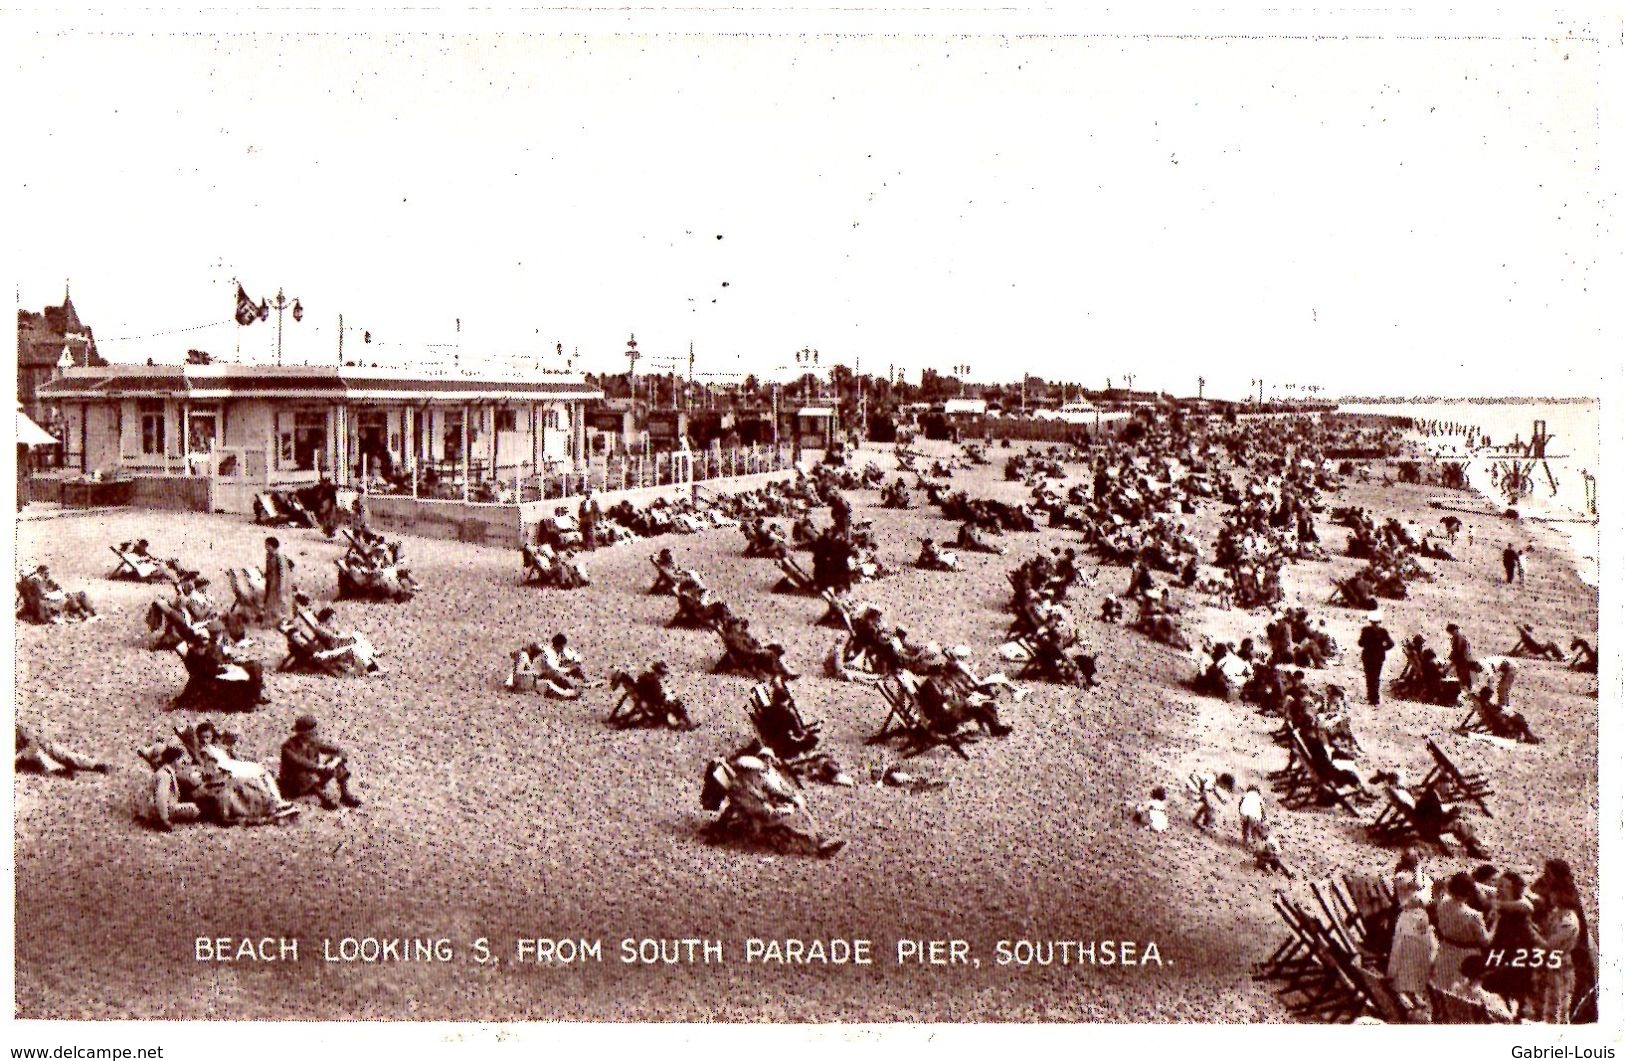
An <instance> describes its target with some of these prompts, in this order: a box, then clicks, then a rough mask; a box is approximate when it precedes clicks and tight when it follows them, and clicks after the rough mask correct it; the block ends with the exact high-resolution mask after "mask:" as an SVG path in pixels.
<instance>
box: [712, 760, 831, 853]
mask: <svg viewBox="0 0 1625 1061" xmlns="http://www.w3.org/2000/svg"><path fill="white" fill-rule="evenodd" d="M700 805H701V806H702V807H704V808H705V809H706V810H709V811H717V812H718V814H717V817H716V819H715V821H713V822H712V823H711V825H710V826H709V829H708V831H709V832H710V834H711V835H713V836H732V837H736V838H738V839H742V840H745V841H746V842H750V843H764V844H768V845H770V846H772V847H774V848H776V849H778V850H781V851H786V852H798V853H804V854H809V855H816V856H818V857H819V858H829V857H831V856H832V855H834V854H835V853H836V852H838V851H840V850H841V848H842V847H844V846H845V845H846V841H844V840H839V839H829V838H825V837H823V836H822V835H820V833H819V832H818V829H817V827H816V825H815V824H814V823H813V820H812V815H811V814H810V813H809V812H808V810H807V803H806V797H805V796H804V795H803V794H802V791H801V788H800V786H799V785H798V784H797V783H796V782H795V780H794V779H793V778H792V777H791V776H790V775H789V771H788V770H787V769H785V767H784V766H783V764H782V763H780V762H779V760H778V757H777V756H775V755H774V754H773V753H772V752H771V751H768V750H765V749H764V750H762V751H760V752H758V753H756V754H751V755H746V754H740V755H735V756H733V757H732V758H731V759H713V760H712V761H711V762H710V763H708V764H706V768H705V783H704V785H703V787H702V788H701V790H700Z"/></svg>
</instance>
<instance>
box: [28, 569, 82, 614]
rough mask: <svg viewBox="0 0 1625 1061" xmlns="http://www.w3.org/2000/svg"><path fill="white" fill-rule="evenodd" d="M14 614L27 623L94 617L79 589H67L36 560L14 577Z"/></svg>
mask: <svg viewBox="0 0 1625 1061" xmlns="http://www.w3.org/2000/svg"><path fill="white" fill-rule="evenodd" d="M17 617H18V618H19V619H24V620H26V621H28V622H31V623H41V624H57V625H61V624H64V623H82V622H87V621H89V620H91V619H94V618H96V609H95V607H93V606H92V605H91V603H90V597H89V596H87V595H86V594H85V592H84V591H83V590H75V591H73V592H71V593H70V592H69V591H67V590H65V589H63V588H62V584H61V583H59V582H58V581H57V580H56V579H54V578H52V577H51V569H50V568H49V567H47V566H46V565H44V564H39V565H38V566H36V567H34V568H33V569H32V570H30V571H25V572H23V575H22V577H21V578H19V579H18V580H17Z"/></svg>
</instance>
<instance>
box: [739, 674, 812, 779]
mask: <svg viewBox="0 0 1625 1061" xmlns="http://www.w3.org/2000/svg"><path fill="white" fill-rule="evenodd" d="M772 702H773V690H772V688H771V687H770V686H769V685H768V684H767V683H765V682H763V683H760V684H757V685H754V686H752V687H751V690H750V695H749V696H748V697H746V698H745V716H746V717H747V718H749V719H750V724H751V728H752V729H754V730H755V731H756V739H757V740H759V741H761V742H762V744H763V745H764V746H765V747H767V748H768V749H769V750H771V751H772V752H773V754H774V755H777V756H778V757H779V759H780V760H781V761H782V762H783V763H784V765H786V766H788V767H790V768H791V770H792V771H793V770H794V769H795V767H796V765H797V763H798V762H799V761H800V760H801V758H802V757H803V756H808V755H813V754H817V753H816V752H815V751H814V749H815V748H817V747H818V736H819V734H818V729H819V723H817V722H811V723H809V722H807V721H806V720H805V719H803V718H802V717H801V712H800V711H799V710H797V711H796V713H795V723H796V727H797V728H798V729H799V730H800V731H801V733H802V734H803V736H802V737H801V738H800V739H798V740H792V741H790V742H789V743H786V742H785V741H784V740H783V738H782V737H781V736H780V735H778V734H775V733H769V732H768V730H767V727H766V726H765V725H764V723H763V714H764V713H765V712H766V710H767V709H768V707H769V706H770V705H771V704H772Z"/></svg>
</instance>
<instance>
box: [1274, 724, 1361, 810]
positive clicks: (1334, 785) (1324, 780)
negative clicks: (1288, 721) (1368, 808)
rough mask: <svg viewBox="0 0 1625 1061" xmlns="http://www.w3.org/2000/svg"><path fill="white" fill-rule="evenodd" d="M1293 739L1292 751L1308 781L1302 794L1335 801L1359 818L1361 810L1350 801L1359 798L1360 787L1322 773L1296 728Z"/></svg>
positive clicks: (1328, 802) (1322, 800) (1330, 801)
mask: <svg viewBox="0 0 1625 1061" xmlns="http://www.w3.org/2000/svg"><path fill="white" fill-rule="evenodd" d="M1291 740H1292V752H1293V754H1294V755H1295V756H1297V758H1298V759H1299V761H1300V762H1301V763H1302V764H1303V771H1304V772H1303V775H1302V776H1303V777H1304V778H1305V780H1306V781H1307V785H1306V786H1304V787H1303V788H1302V789H1301V790H1300V794H1307V795H1309V797H1310V798H1311V799H1312V800H1313V801H1314V802H1317V803H1321V804H1331V803H1335V804H1337V805H1338V806H1339V807H1342V808H1343V809H1344V810H1346V811H1348V812H1349V813H1350V814H1352V815H1354V816H1355V817H1356V818H1358V817H1359V816H1360V812H1359V811H1357V810H1355V809H1354V804H1353V803H1352V802H1350V801H1351V800H1352V799H1355V798H1357V793H1358V789H1356V788H1355V787H1354V786H1352V785H1349V784H1348V783H1347V782H1340V781H1338V780H1337V779H1336V778H1333V777H1329V776H1327V775H1326V774H1324V773H1322V772H1321V770H1320V768H1319V767H1317V766H1316V765H1315V761H1314V759H1313V758H1311V757H1310V755H1309V748H1308V746H1307V745H1305V744H1304V742H1303V735H1302V734H1301V733H1298V732H1297V731H1296V730H1294V731H1293V732H1292V733H1291ZM1283 803H1284V801H1283ZM1301 805H1302V804H1300V806H1301Z"/></svg>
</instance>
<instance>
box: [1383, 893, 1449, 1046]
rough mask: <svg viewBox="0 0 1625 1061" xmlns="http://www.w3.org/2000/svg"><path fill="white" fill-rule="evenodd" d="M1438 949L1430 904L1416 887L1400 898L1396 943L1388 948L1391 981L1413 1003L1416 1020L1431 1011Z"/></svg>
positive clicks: (1389, 978)
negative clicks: (1430, 988) (1430, 978)
mask: <svg viewBox="0 0 1625 1061" xmlns="http://www.w3.org/2000/svg"><path fill="white" fill-rule="evenodd" d="M1438 951H1439V941H1438V939H1437V937H1435V936H1434V934H1433V926H1432V925H1431V924H1430V923H1429V922H1428V910H1427V904H1426V903H1424V902H1423V901H1422V896H1421V895H1420V894H1419V893H1418V892H1417V891H1416V890H1414V889H1410V890H1407V891H1406V892H1405V893H1404V896H1403V898H1402V899H1401V901H1400V911H1399V920H1398V921H1397V922H1396V923H1395V924H1394V940H1393V946H1392V947H1391V948H1390V949H1389V951H1388V982H1389V984H1391V985H1392V986H1393V989H1394V991H1395V992H1396V993H1398V994H1399V995H1400V997H1401V998H1402V999H1404V1000H1405V1001H1406V1002H1407V1003H1409V1004H1410V1006H1411V1013H1412V1015H1413V1017H1414V1018H1417V1019H1415V1021H1414V1022H1415V1023H1417V1024H1425V1023H1429V1022H1428V1021H1427V1020H1424V1019H1420V1018H1421V1017H1422V1015H1423V1014H1426V1013H1427V1012H1428V1009H1427V1007H1428V976H1429V975H1430V974H1431V972H1432V970H1433V963H1434V959H1435V957H1436V956H1437V954H1438Z"/></svg>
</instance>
